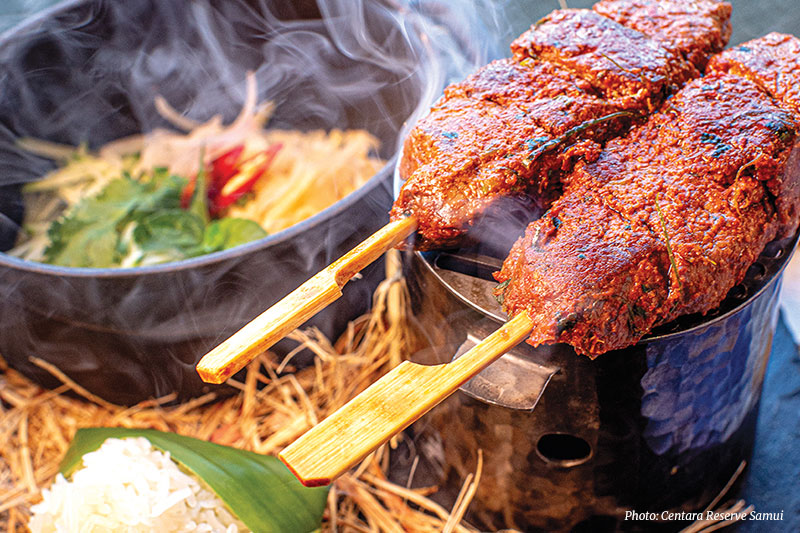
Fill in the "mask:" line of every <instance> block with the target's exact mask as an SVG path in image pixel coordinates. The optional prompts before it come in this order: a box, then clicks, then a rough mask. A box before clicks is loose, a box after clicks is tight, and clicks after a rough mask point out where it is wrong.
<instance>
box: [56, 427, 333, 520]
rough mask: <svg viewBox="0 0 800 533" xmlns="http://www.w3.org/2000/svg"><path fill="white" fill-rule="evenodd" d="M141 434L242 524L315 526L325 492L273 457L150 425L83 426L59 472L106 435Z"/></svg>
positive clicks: (70, 468)
mask: <svg viewBox="0 0 800 533" xmlns="http://www.w3.org/2000/svg"><path fill="white" fill-rule="evenodd" d="M126 437H144V438H146V439H147V440H149V441H150V443H151V444H152V445H153V447H155V448H158V449H159V450H161V451H163V452H169V454H170V456H171V457H172V459H173V460H174V461H176V462H178V463H180V464H181V465H182V466H183V467H184V468H185V469H187V470H188V471H190V472H192V473H193V474H194V475H195V476H197V477H198V478H199V479H202V480H203V481H204V482H205V483H206V485H208V486H209V487H210V488H211V490H213V491H214V492H215V493H216V494H217V496H219V498H220V499H221V500H222V501H224V502H225V504H227V506H228V507H229V508H230V510H231V511H232V512H233V513H234V514H235V515H236V516H237V517H238V518H239V520H241V521H242V522H243V523H244V524H245V525H246V526H247V527H248V528H250V529H251V530H252V531H254V532H257V533H271V532H275V533H309V532H311V531H315V530H317V529H319V527H320V524H321V522H322V513H323V512H324V510H325V504H326V500H327V495H328V489H327V488H325V487H319V488H306V487H304V486H303V485H302V484H301V483H300V482H299V481H297V479H296V478H295V477H294V475H292V473H291V472H290V471H289V469H288V468H287V467H286V466H285V465H284V464H283V463H281V462H280V460H278V459H277V458H275V457H271V456H267V455H260V454H257V453H253V452H249V451H245V450H239V449H237V448H232V447H229V446H222V445H219V444H214V443H212V442H206V441H202V440H199V439H195V438H191V437H184V436H181V435H178V434H176V433H164V432H162V431H156V430H151V429H129V428H83V429H79V430H78V432H77V433H76V434H75V438H74V439H73V441H72V444H71V445H70V447H69V449H68V450H67V453H66V455H65V456H64V459H63V460H62V461H61V465H60V471H61V473H62V474H64V476H65V477H68V476H69V475H71V474H72V473H73V472H74V471H75V470H77V469H78V468H79V467H80V466H81V460H82V458H83V455H84V454H86V453H89V452H92V451H94V450H97V449H98V448H99V447H100V445H101V444H103V442H105V440H106V439H108V438H117V439H122V438H126Z"/></svg>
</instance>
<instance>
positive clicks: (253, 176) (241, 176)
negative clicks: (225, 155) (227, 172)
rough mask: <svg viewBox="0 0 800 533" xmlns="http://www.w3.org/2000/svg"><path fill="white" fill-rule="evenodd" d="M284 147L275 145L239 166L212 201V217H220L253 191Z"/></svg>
mask: <svg viewBox="0 0 800 533" xmlns="http://www.w3.org/2000/svg"><path fill="white" fill-rule="evenodd" d="M282 147H283V145H281V144H274V145H272V146H270V147H269V148H267V149H266V150H264V151H262V152H259V153H257V154H255V155H254V156H252V157H250V158H249V159H247V160H245V161H242V162H240V163H239V165H238V169H237V170H238V171H237V172H236V173H235V174H234V175H233V176H230V177H229V178H228V179H226V180H225V182H224V183H223V184H222V187H221V188H220V191H219V194H217V195H216V197H214V198H211V199H210V200H211V201H210V206H209V207H210V209H211V213H212V216H217V215H219V214H220V213H221V212H222V211H223V210H224V209H225V208H227V207H229V206H231V205H232V204H233V203H235V202H236V201H237V200H238V199H239V198H241V197H242V196H244V195H245V194H247V193H248V192H250V191H252V190H253V186H254V185H255V183H256V182H257V181H258V179H259V178H260V177H261V176H263V175H264V173H265V172H266V171H267V169H268V168H269V166H270V164H272V161H273V159H275V155H277V153H278V151H279V150H280V149H281V148H282Z"/></svg>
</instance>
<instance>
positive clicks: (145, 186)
mask: <svg viewBox="0 0 800 533" xmlns="http://www.w3.org/2000/svg"><path fill="white" fill-rule="evenodd" d="M187 184H188V180H186V179H185V178H182V177H180V176H175V175H171V174H169V173H168V171H167V170H166V169H163V168H161V169H155V170H154V171H153V172H152V173H151V174H149V175H146V176H143V177H142V178H140V179H133V178H131V177H130V176H127V175H125V176H122V177H120V178H117V179H115V180H113V181H111V182H110V183H109V184H108V185H107V186H106V187H105V188H104V189H103V190H102V191H101V192H100V193H99V194H98V195H96V196H94V197H90V198H86V199H84V200H82V201H81V202H79V203H78V204H77V205H75V206H74V207H73V208H72V209H70V210H69V211H68V212H67V213H66V214H65V215H64V216H63V217H61V218H60V219H59V220H57V221H56V222H54V223H53V224H52V225H51V226H50V229H49V230H48V237H49V238H50V245H49V246H48V247H47V249H46V250H45V260H46V261H47V262H48V263H51V264H54V265H61V266H69V267H89V268H108V267H113V266H124V267H132V266H141V265H151V264H157V263H164V262H168V261H178V260H181V259H186V258H190V257H196V256H199V255H203V254H207V253H211V252H216V251H221V250H225V249H228V248H232V247H234V246H238V245H239V244H243V243H245V242H249V241H252V240H255V239H260V238H262V237H265V236H266V235H267V233H266V232H265V231H264V230H263V229H262V228H261V226H259V225H258V224H257V223H256V222H253V221H251V220H244V219H235V218H223V219H220V220H215V221H211V220H210V219H209V216H208V205H207V200H206V189H205V177H204V176H203V174H202V173H201V174H200V175H199V176H198V178H197V180H196V186H195V190H194V192H193V194H192V198H191V201H190V204H189V206H188V208H187V209H183V208H181V193H182V191H183V190H184V188H185V187H186V186H187Z"/></svg>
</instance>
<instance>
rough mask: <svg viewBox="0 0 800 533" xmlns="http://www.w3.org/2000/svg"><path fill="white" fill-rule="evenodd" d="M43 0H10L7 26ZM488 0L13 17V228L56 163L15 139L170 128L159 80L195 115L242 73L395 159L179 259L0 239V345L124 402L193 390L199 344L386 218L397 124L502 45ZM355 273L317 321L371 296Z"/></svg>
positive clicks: (265, 96)
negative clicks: (42, 261)
mask: <svg viewBox="0 0 800 533" xmlns="http://www.w3.org/2000/svg"><path fill="white" fill-rule="evenodd" d="M43 3H49V2H26V3H21V2H17V3H16V4H5V5H6V6H10V7H7V8H5V10H4V11H2V12H0V17H2V18H0V23H2V24H0V28H3V27H5V28H8V27H10V25H11V24H10V23H12V22H13V23H16V22H18V20H19V19H20V18H21V14H22V13H23V12H26V11H28V12H30V11H31V10H36V9H39V8H41V7H42V4H43ZM495 8H496V5H495V2H492V1H490V0H483V1H481V2H472V1H471V0H447V1H444V0H441V1H439V0H328V1H320V2H313V1H302V0H298V1H294V2H285V1H282V0H274V1H272V0H203V1H199V0H198V1H191V0H169V1H166V0H126V1H125V2H120V1H117V0H75V1H71V2H67V3H64V4H61V5H60V6H59V7H58V8H55V9H54V10H51V11H46V12H44V13H40V14H37V15H36V16H35V17H34V18H33V19H30V20H28V21H25V22H23V23H22V24H20V25H15V27H14V28H12V29H9V30H7V31H6V32H5V33H3V35H2V39H0V240H2V238H3V237H5V240H6V241H7V242H6V243H5V244H8V241H11V240H13V237H14V235H15V234H16V232H17V230H18V229H19V223H20V220H21V214H22V208H23V205H22V201H21V194H20V188H21V186H22V185H23V184H25V183H28V182H31V181H34V180H36V179H39V177H41V176H42V175H43V174H44V173H45V172H47V171H48V170H49V169H50V168H52V162H50V161H49V160H46V159H43V158H39V157H36V156H33V155H31V154H29V153H26V152H25V151H23V150H22V149H20V148H19V147H18V146H17V139H19V138H20V137H34V138H38V139H44V140H48V141H52V142H57V143H63V144H68V145H73V146H78V145H80V144H81V143H87V144H88V145H89V146H90V147H91V148H97V147H99V146H102V145H103V144H105V143H106V142H108V141H111V140H113V139H117V138H119V137H123V136H127V135H131V134H134V133H139V132H146V131H149V130H152V129H154V128H158V127H167V126H169V124H168V123H166V122H165V120H164V119H163V118H162V117H161V115H160V114H159V113H158V112H157V110H156V107H155V103H154V102H155V99H156V96H159V95H160V96H163V97H164V98H165V99H166V100H167V102H169V103H170V104H171V105H172V106H173V107H175V108H176V109H177V110H178V111H180V112H181V113H183V114H185V115H186V116H187V117H189V118H191V119H195V120H198V121H205V120H208V119H209V118H210V117H212V116H214V115H222V116H223V117H224V119H225V120H226V121H230V120H232V119H233V118H234V117H235V116H236V115H237V114H238V112H239V111H240V109H241V107H242V105H243V103H244V100H245V94H246V84H245V79H246V76H247V73H248V72H254V73H255V77H256V79H257V85H258V99H259V101H265V100H272V101H274V102H275V104H276V111H275V114H274V115H273V119H272V121H271V122H270V124H269V126H270V127H276V128H292V129H301V130H308V129H315V128H323V129H331V128H364V129H367V130H368V131H370V132H371V133H373V134H374V135H376V136H377V137H378V138H379V139H381V141H382V147H381V156H382V157H384V158H386V159H387V160H389V163H388V164H387V166H386V168H384V169H383V171H382V172H381V173H379V175H378V176H376V177H375V178H373V180H372V181H371V182H370V183H369V184H368V185H367V186H365V187H364V188H363V189H362V190H359V191H357V192H356V193H354V194H353V195H352V196H351V197H350V198H348V199H347V200H346V201H345V202H342V203H340V204H339V205H337V206H333V207H331V208H330V209H329V210H326V211H325V212H323V213H322V214H320V215H317V216H316V217H314V218H312V219H309V220H308V221H306V222H304V223H301V224H299V225H297V226H295V227H293V228H290V229H289V230H287V231H284V232H282V233H280V234H276V235H275V236H272V237H269V238H268V239H267V240H263V241H257V242H254V243H250V244H248V245H245V246H242V247H239V248H237V249H235V250H232V251H228V252H222V253H219V254H212V255H210V256H205V257H201V258H197V259H193V260H189V261H184V262H181V263H178V264H174V265H162V266H156V267H147V268H141V269H134V270H127V271H119V270H118V271H105V270H99V271H96V270H87V269H65V268H58V267H50V266H46V265H37V264H34V263H29V262H25V261H20V260H17V259H14V258H10V257H7V256H3V255H2V254H0V277H2V279H3V283H2V284H0V301H2V302H3V303H2V305H0V353H2V354H3V356H4V358H5V359H6V360H7V361H8V362H9V363H10V364H11V365H12V366H14V367H15V368H18V369H21V370H23V371H24V372H25V373H26V374H28V375H32V376H35V377H37V379H40V380H41V381H43V382H47V377H46V373H45V372H44V371H42V370H41V369H39V368H38V367H35V366H34V365H33V364H32V363H31V362H30V360H29V357H30V356H37V357H41V358H43V359H46V360H48V361H50V362H51V363H53V364H55V365H56V366H57V367H59V368H60V369H61V370H62V371H64V372H65V373H67V374H68V375H70V376H71V377H73V378H74V379H76V380H77V381H78V382H80V383H81V384H83V385H84V386H86V387H87V388H89V389H90V390H93V391H94V392H96V393H99V394H101V395H103V396H106V397H112V399H116V400H118V401H120V402H123V403H131V402H133V401H136V400H138V399H142V398H144V397H148V396H159V395H163V394H167V393H169V392H172V391H177V392H179V394H180V395H181V396H182V397H186V396H191V395H195V394H198V393H201V392H203V390H204V389H203V386H202V384H200V383H199V380H198V378H197V376H196V374H195V372H194V368H193V366H194V363H195V362H196V360H197V359H199V357H200V356H201V355H203V353H205V351H207V350H208V349H210V348H211V347H213V346H214V345H215V344H216V343H218V342H220V341H221V340H223V339H224V338H225V337H226V336H228V335H230V334H232V333H233V332H234V331H235V330H236V329H238V328H239V327H241V325H243V324H244V323H245V322H247V321H248V320H250V319H252V318H253V317H254V316H255V315H257V314H258V313H260V312H261V311H263V310H264V309H265V308H267V307H268V306H269V305H271V304H272V303H274V302H275V301H277V300H278V299H280V298H281V297H282V296H284V295H285V294H287V293H288V292H290V291H291V290H292V289H294V288H295V287H296V286H298V285H299V284H300V283H302V282H303V281H304V280H305V279H307V278H308V277H310V276H311V275H312V274H313V273H315V272H316V271H318V270H320V269H321V268H323V267H324V266H326V265H327V264H328V263H330V262H331V261H332V260H333V259H335V258H336V257H338V256H339V255H341V254H342V253H343V252H344V251H346V250H347V249H349V248H350V247H352V246H353V245H355V244H356V243H357V242H358V241H360V240H361V239H362V238H363V237H365V236H366V235H367V234H369V233H371V232H372V231H374V230H376V229H377V228H378V227H380V226H381V225H382V224H383V223H385V221H386V219H387V210H388V208H389V206H390V203H391V199H392V193H391V191H392V175H391V174H392V170H393V165H394V162H393V160H392V158H393V156H394V155H395V152H396V149H397V147H398V146H399V143H400V141H401V139H402V137H403V133H404V131H405V130H406V129H407V128H408V127H409V125H410V124H412V123H413V122H414V120H415V119H416V117H417V116H419V115H420V114H422V113H425V112H427V110H428V108H429V107H430V105H431V104H432V102H433V101H434V100H435V99H436V98H437V97H438V96H439V95H440V94H441V92H442V89H443V87H444V86H445V85H446V84H447V83H450V82H452V81H454V80H456V79H460V78H463V77H464V76H465V75H466V74H467V73H468V72H470V71H472V70H474V69H475V68H476V67H477V66H479V65H482V64H484V63H486V62H488V61H489V60H490V59H492V58H494V57H499V56H501V55H504V54H505V53H506V50H507V42H508V40H509V39H510V38H509V37H508V35H506V33H507V32H508V31H509V30H508V28H509V25H508V24H507V23H503V22H501V20H500V19H499V18H498V17H499V14H498V13H499V12H498V11H497V10H496V9H495ZM9 13H11V14H10V15H9ZM0 244H3V243H0ZM6 248H7V246H6ZM364 275H365V277H364V278H363V279H361V280H354V281H352V282H351V283H350V284H349V285H348V287H347V288H346V290H345V294H344V297H343V298H342V299H341V300H340V303H339V304H338V305H337V306H334V307H332V308H330V309H329V310H327V311H326V312H324V313H322V314H321V315H319V316H318V317H317V318H316V319H314V321H312V322H311V324H312V325H315V326H317V327H319V328H321V329H322V330H323V332H324V333H326V334H328V335H331V336H333V335H335V334H336V333H337V332H338V331H341V330H342V328H343V327H344V326H345V324H346V322H347V321H348V320H349V319H351V318H353V317H354V316H356V315H357V314H359V313H361V312H363V311H364V310H366V308H367V306H368V305H369V302H370V297H371V294H372V291H373V289H374V287H375V284H376V283H377V281H378V280H379V279H380V278H381V277H382V275H383V273H382V271H381V269H380V268H378V267H376V268H373V269H371V270H367V271H365V273H364ZM289 348H291V346H287V347H284V348H279V349H278V351H285V350H287V349H289ZM51 384H52V383H51Z"/></svg>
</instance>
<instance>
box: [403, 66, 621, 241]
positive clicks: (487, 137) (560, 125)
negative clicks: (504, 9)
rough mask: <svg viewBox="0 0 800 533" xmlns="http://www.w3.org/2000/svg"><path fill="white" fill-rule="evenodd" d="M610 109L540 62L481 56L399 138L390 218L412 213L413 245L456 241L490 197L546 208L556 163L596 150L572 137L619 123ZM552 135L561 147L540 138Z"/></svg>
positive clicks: (592, 135) (565, 164) (611, 129)
mask: <svg viewBox="0 0 800 533" xmlns="http://www.w3.org/2000/svg"><path fill="white" fill-rule="evenodd" d="M620 110H621V106H620V104H619V103H617V102H608V101H606V100H603V99H601V98H599V97H598V96H597V95H596V94H595V93H594V90H593V89H592V88H591V86H589V84H587V83H586V82H584V81H582V80H580V79H576V78H575V77H573V76H571V75H570V73H569V72H567V71H565V70H563V69H560V68H558V67H556V66H554V65H551V64H549V63H543V62H532V63H531V64H528V65H521V64H519V63H516V62H514V61H512V60H510V59H503V60H499V61H495V62H493V63H490V64H489V65H487V66H486V67H484V68H482V69H481V70H479V71H478V72H477V73H475V74H473V75H472V76H470V77H469V78H468V79H467V80H465V81H464V82H463V83H459V84H456V85H454V86H451V87H448V88H447V89H446V91H445V95H444V97H443V98H441V99H440V100H439V102H437V103H436V104H435V105H434V107H433V109H432V111H431V114H430V115H428V116H427V117H425V118H423V119H422V120H421V121H420V122H419V123H418V124H417V126H416V128H414V130H413V131H412V132H411V134H410V135H409V136H408V138H407V139H406V142H405V147H404V155H403V160H402V162H401V164H400V172H401V175H403V176H407V177H408V179H407V182H406V184H405V185H404V186H403V188H402V189H401V191H400V193H399V195H398V198H397V200H396V201H395V205H394V208H393V209H392V216H393V218H397V217H399V216H402V215H403V214H404V213H407V212H408V213H410V214H414V215H416V216H417V217H418V219H419V238H418V241H417V243H416V245H417V247H418V248H429V247H443V246H448V245H451V244H455V243H456V242H458V240H459V239H460V237H461V236H462V235H463V233H464V231H465V226H468V225H469V224H471V222H472V221H473V220H474V218H475V217H476V215H477V214H478V213H482V212H484V211H486V210H487V209H489V207H490V206H491V204H493V203H494V202H496V201H497V199H498V198H499V197H509V196H520V197H524V196H529V197H532V198H534V199H536V200H537V201H538V202H539V203H540V207H546V205H549V201H550V200H552V198H551V197H550V194H549V193H550V192H551V189H552V185H553V184H554V183H555V184H557V183H558V176H559V175H560V174H561V172H562V169H564V168H566V169H571V168H572V160H573V158H577V157H578V156H583V155H587V154H591V153H592V152H593V153H595V154H596V153H597V152H598V151H599V149H598V148H597V145H595V144H584V145H581V144H579V143H577V142H576V141H579V140H581V139H584V140H585V139H598V140H601V139H604V138H607V137H610V136H614V135H619V134H621V133H622V132H623V131H624V130H625V129H626V128H627V126H628V125H629V124H630V117H629V116H628V115H626V114H620V113H619V111H620ZM554 142H555V143H558V142H560V143H562V144H560V145H552V144H547V143H554ZM555 148H557V149H555ZM548 149H549V150H548ZM589 156H590V155H589Z"/></svg>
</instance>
